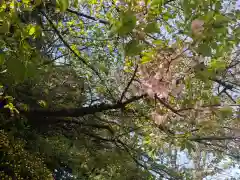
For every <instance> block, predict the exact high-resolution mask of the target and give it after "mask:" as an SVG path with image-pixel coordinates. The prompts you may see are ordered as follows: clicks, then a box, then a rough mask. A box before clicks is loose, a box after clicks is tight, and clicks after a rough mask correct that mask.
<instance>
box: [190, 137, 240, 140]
mask: <svg viewBox="0 0 240 180" xmlns="http://www.w3.org/2000/svg"><path fill="white" fill-rule="evenodd" d="M235 139H240V137H234V136H223V137H218V136H207V137H191V138H189V140H191V141H223V140H235Z"/></svg>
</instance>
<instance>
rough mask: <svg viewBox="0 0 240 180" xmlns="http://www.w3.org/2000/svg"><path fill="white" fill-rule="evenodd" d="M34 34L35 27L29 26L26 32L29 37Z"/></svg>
mask: <svg viewBox="0 0 240 180" xmlns="http://www.w3.org/2000/svg"><path fill="white" fill-rule="evenodd" d="M35 32H36V27H35V26H31V27H30V29H29V31H28V33H29V35H31V36H32V35H33V34H35Z"/></svg>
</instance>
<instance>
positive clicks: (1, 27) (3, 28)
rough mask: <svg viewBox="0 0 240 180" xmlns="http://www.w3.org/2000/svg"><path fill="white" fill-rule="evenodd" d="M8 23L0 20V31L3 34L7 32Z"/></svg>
mask: <svg viewBox="0 0 240 180" xmlns="http://www.w3.org/2000/svg"><path fill="white" fill-rule="evenodd" d="M9 27H10V23H9V22H8V21H6V20H2V21H1V22H0V33H1V34H5V33H8V32H9Z"/></svg>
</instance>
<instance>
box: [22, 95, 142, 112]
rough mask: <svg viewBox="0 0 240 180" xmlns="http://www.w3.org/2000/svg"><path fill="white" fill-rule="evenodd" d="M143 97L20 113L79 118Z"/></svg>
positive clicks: (119, 107)
mask: <svg viewBox="0 0 240 180" xmlns="http://www.w3.org/2000/svg"><path fill="white" fill-rule="evenodd" d="M144 96H145V95H141V96H133V97H132V98H130V99H129V100H127V101H125V102H122V103H120V102H118V103H116V104H100V105H94V106H90V107H81V108H69V109H67V108H64V109H56V110H55V109H29V110H28V111H25V110H21V109H20V112H21V113H23V114H25V115H33V116H47V117H49V116H55V117H79V116H84V115H88V114H95V113H97V112H103V111H107V110H112V109H121V108H124V106H126V105H127V104H130V103H132V102H135V101H137V100H140V99H142V98H143V97H144Z"/></svg>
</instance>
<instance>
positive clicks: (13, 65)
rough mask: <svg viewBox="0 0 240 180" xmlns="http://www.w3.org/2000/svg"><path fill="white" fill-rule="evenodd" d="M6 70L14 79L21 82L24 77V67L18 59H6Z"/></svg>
mask: <svg viewBox="0 0 240 180" xmlns="http://www.w3.org/2000/svg"><path fill="white" fill-rule="evenodd" d="M6 64H7V70H8V73H9V75H10V76H12V77H13V78H14V81H16V82H19V81H20V82H21V81H23V80H24V78H25V72H26V67H25V66H24V64H23V63H22V62H21V61H20V60H19V59H14V58H10V59H8V60H7V61H6Z"/></svg>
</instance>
